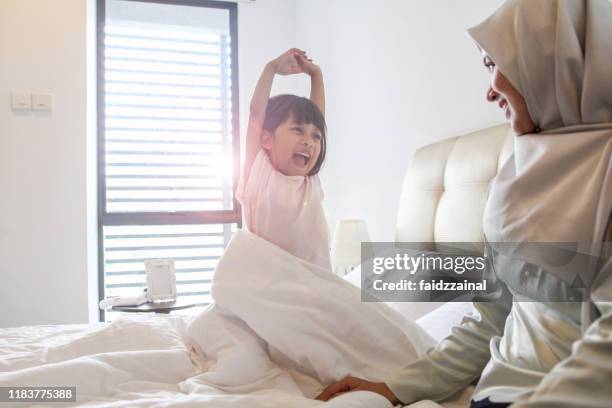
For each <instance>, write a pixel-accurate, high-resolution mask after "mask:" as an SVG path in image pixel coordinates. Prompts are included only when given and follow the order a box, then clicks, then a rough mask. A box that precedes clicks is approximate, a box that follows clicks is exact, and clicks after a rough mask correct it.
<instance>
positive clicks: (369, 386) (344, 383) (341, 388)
mask: <svg viewBox="0 0 612 408" xmlns="http://www.w3.org/2000/svg"><path fill="white" fill-rule="evenodd" d="M351 391H371V392H375V393H377V394H380V395H382V396H383V397H385V398H386V399H388V400H389V402H391V404H393V405H396V404H398V403H399V402H400V401H399V400H398V399H397V397H396V396H395V394H393V392H391V390H390V389H389V387H387V384H385V383H375V382H372V381H366V380H363V379H361V378H357V377H351V376H350V375H349V376H347V377H344V378H343V379H342V380H340V381H338V382H337V383H334V384H332V385H330V386H329V387H327V388H325V389H324V390H323V392H322V393H321V394H319V395H318V396H317V398H316V399H318V400H321V401H328V400H330V399H331V398H333V397H336V396H338V395H340V394H344V393H345V392H351Z"/></svg>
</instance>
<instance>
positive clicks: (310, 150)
mask: <svg viewBox="0 0 612 408" xmlns="http://www.w3.org/2000/svg"><path fill="white" fill-rule="evenodd" d="M262 147H263V148H264V149H265V150H266V151H267V152H268V156H269V157H270V161H271V162H272V165H273V166H274V168H275V169H276V170H278V171H280V172H281V173H283V174H284V175H286V176H307V175H308V174H309V173H310V170H312V168H313V167H314V165H315V164H316V162H317V159H318V158H319V154H320V153H321V131H320V130H319V128H318V127H316V126H315V125H313V124H312V123H302V124H298V123H296V122H295V121H294V119H293V115H290V116H289V118H288V119H287V120H286V121H284V122H283V123H281V124H280V125H279V126H278V127H277V128H276V130H275V131H274V134H271V133H270V132H268V131H264V134H263V137H262Z"/></svg>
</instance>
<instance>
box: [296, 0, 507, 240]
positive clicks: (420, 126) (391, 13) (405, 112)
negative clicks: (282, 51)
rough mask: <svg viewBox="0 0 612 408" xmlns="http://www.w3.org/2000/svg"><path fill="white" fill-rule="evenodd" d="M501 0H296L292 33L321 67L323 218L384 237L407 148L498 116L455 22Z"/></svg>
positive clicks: (476, 58) (473, 18)
mask: <svg viewBox="0 0 612 408" xmlns="http://www.w3.org/2000/svg"><path fill="white" fill-rule="evenodd" d="M501 3H502V0H494V1H491V0H471V1H456V0H429V1H420V0H377V1H371V0H332V1H329V0H298V1H297V41H298V44H299V46H300V47H302V48H304V49H305V50H307V51H308V52H309V54H310V56H311V57H312V58H313V59H314V60H315V62H319V63H320V64H321V66H322V68H323V72H324V76H325V83H326V88H327V115H326V118H327V121H328V130H329V150H328V156H327V157H328V159H327V162H326V164H325V166H324V170H323V172H322V173H321V174H322V179H323V182H324V187H325V194H326V195H325V197H326V210H327V211H328V215H329V218H330V221H331V222H330V226H331V227H332V228H333V226H334V223H335V221H336V220H338V219H341V218H353V217H354V218H363V219H366V221H367V223H368V228H369V230H370V236H371V238H372V239H373V240H378V241H391V240H393V227H394V224H395V219H396V213H397V204H398V200H399V193H400V188H401V184H402V179H403V175H404V172H405V170H406V168H407V166H408V162H409V160H410V157H411V156H412V154H413V153H414V151H415V149H417V148H418V147H420V146H423V145H425V144H429V143H432V142H434V141H437V140H440V139H443V138H447V137H451V136H455V135H458V134H462V133H467V132H469V131H472V130H476V129H478V128H482V127H487V126H490V125H494V124H498V123H501V122H502V121H503V117H502V115H501V113H499V112H498V110H497V109H496V108H495V107H493V106H487V105H488V104H487V103H486V102H485V99H484V95H485V89H486V87H487V84H488V73H487V72H486V71H485V70H484V68H483V66H482V62H481V61H482V58H481V56H480V54H479V52H478V51H477V48H476V47H475V46H474V44H473V42H472V41H471V40H470V39H469V37H467V35H465V34H464V32H465V29H466V28H468V27H470V26H472V25H475V24H477V23H478V22H480V21H481V20H483V19H484V18H485V17H487V16H488V15H489V14H490V13H491V12H492V11H494V10H495V9H496V8H497V7H498V6H499V5H500V4H501Z"/></svg>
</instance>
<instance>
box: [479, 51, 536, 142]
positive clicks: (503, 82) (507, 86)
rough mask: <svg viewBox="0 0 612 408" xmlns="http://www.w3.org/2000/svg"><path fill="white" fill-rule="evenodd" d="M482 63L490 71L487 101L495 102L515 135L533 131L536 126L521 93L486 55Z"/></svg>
mask: <svg viewBox="0 0 612 408" xmlns="http://www.w3.org/2000/svg"><path fill="white" fill-rule="evenodd" d="M484 65H485V67H487V68H488V69H489V72H491V74H492V76H491V85H490V86H489V89H488V90H487V101H489V102H496V103H497V105H499V108H500V109H502V110H503V111H504V113H505V115H506V119H508V120H509V121H510V125H511V126H512V130H513V131H514V133H516V134H517V135H524V134H525V133H533V132H535V129H536V126H535V124H534V123H533V120H532V119H531V116H530V115H529V110H528V109H527V103H526V102H525V98H523V95H521V94H520V93H519V91H517V90H516V88H515V87H514V86H512V84H511V83H510V81H508V78H506V77H505V76H504V75H503V74H502V73H501V71H500V70H499V69H498V68H497V67H496V66H495V63H494V62H493V61H492V60H491V58H489V56H488V55H486V54H485V56H484Z"/></svg>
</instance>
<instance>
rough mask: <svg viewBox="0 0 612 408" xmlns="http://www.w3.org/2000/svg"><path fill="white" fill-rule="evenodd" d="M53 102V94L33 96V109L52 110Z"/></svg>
mask: <svg viewBox="0 0 612 408" xmlns="http://www.w3.org/2000/svg"><path fill="white" fill-rule="evenodd" d="M52 100H53V98H52V96H51V94H32V109H34V110H51V108H52Z"/></svg>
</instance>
